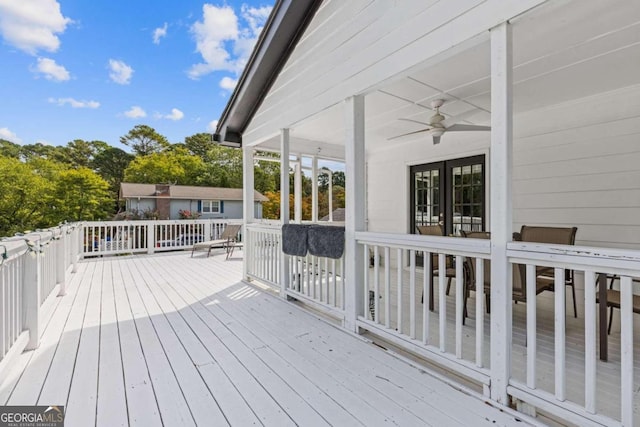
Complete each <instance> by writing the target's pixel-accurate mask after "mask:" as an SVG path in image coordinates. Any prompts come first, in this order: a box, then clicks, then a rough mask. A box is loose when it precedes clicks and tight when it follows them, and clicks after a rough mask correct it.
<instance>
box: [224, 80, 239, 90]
mask: <svg viewBox="0 0 640 427" xmlns="http://www.w3.org/2000/svg"><path fill="white" fill-rule="evenodd" d="M237 84H238V80H237V79H232V78H231V77H223V78H222V80H220V87H221V88H222V89H225V90H228V91H232V90H233V89H235V87H236V85H237Z"/></svg>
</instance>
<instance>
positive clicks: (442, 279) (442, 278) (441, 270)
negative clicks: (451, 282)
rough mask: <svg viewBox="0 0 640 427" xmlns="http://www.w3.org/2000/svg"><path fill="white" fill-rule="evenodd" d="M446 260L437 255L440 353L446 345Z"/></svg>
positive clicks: (443, 255)
mask: <svg viewBox="0 0 640 427" xmlns="http://www.w3.org/2000/svg"><path fill="white" fill-rule="evenodd" d="M446 271H447V259H446V255H445V254H438V300H439V302H440V323H439V325H438V326H439V327H440V351H442V352H444V351H446V344H447V338H446V334H447V296H446V287H445V283H446V278H447V274H446Z"/></svg>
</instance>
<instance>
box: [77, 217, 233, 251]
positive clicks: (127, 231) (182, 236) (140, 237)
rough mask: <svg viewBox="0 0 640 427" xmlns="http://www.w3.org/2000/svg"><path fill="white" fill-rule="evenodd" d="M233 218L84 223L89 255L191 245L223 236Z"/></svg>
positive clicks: (84, 241) (84, 246)
mask: <svg viewBox="0 0 640 427" xmlns="http://www.w3.org/2000/svg"><path fill="white" fill-rule="evenodd" d="M231 222H233V221H231V220H220V219H197V220H163V221H102V222H85V223H83V232H82V235H83V239H82V241H83V245H82V248H83V255H84V256H86V257H91V256H102V255H118V254H133V253H149V254H152V253H154V252H161V251H170V250H176V249H188V248H191V247H192V246H193V243H197V242H200V241H206V240H214V239H217V238H219V237H220V235H221V234H222V232H223V231H224V228H225V227H226V225H227V224H229V223H231Z"/></svg>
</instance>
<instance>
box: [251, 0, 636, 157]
mask: <svg viewBox="0 0 640 427" xmlns="http://www.w3.org/2000/svg"><path fill="white" fill-rule="evenodd" d="M513 47H514V86H515V87H514V113H515V114H521V113H524V112H528V111H533V110H538V109H541V108H545V107H549V106H552V105H556V104H561V103H564V102H568V101H571V100H574V99H579V98H584V97H589V96H594V95H597V94H600V93H604V92H608V91H612V90H616V89H620V88H624V87H628V86H632V85H637V84H640V60H639V58H640V8H639V7H638V4H637V0H623V1H618V2H616V3H615V7H612V4H611V3H607V2H599V1H583V0H567V1H557V2H549V3H547V4H545V5H543V6H542V7H539V8H537V9H534V10H533V11H531V12H529V13H527V14H525V15H523V16H521V17H519V18H518V19H516V20H514V21H513ZM425 64H426V62H425ZM429 64H431V65H428V66H427V65H425V66H424V67H423V68H422V69H419V70H417V71H414V70H410V71H408V72H407V75H405V76H402V77H399V78H398V79H397V80H395V81H392V82H386V83H381V85H380V86H379V87H377V88H374V89H373V90H372V91H371V92H369V93H368V94H367V96H366V123H367V124H366V132H367V133H366V140H367V150H376V149H386V148H392V147H395V146H397V145H398V144H399V143H400V144H401V143H403V142H405V141H415V140H417V139H421V138H422V139H424V138H425V135H426V134H425V133H419V134H417V135H415V136H412V137H404V138H400V139H396V140H393V141H389V140H388V138H391V137H394V136H397V135H401V134H405V133H408V132H413V131H416V130H419V129H421V128H424V126H422V125H420V124H416V123H412V122H408V121H404V120H400V119H413V120H418V121H422V122H425V121H427V120H428V118H429V117H430V116H431V115H432V114H433V113H432V110H431V107H430V102H431V101H432V100H434V99H438V98H442V99H445V100H446V103H445V105H444V106H443V107H442V109H441V112H442V113H443V114H444V115H445V116H446V117H451V116H456V115H458V114H461V113H464V112H467V111H470V110H474V111H476V113H475V114H472V115H471V116H469V117H467V119H466V120H465V121H464V122H462V123H467V124H481V125H488V124H489V123H490V118H491V117H490V113H491V111H490V107H491V99H490V89H491V88H490V46H489V35H488V34H486V35H484V36H483V37H481V38H480V39H479V40H477V44H476V45H475V46H473V47H472V48H470V49H467V50H465V51H462V52H460V53H457V54H455V55H453V56H452V55H451V54H449V55H448V57H447V58H443V59H442V60H441V61H433V59H431V60H430V61H429ZM594 102H596V103H597V99H595V100H594ZM516 119H517V117H516ZM516 125H518V123H517V122H516ZM527 127H528V126H527ZM517 130H518V129H517V127H516V132H517ZM344 132H345V130H344V115H343V110H342V108H341V105H340V104H337V105H334V106H333V107H331V108H329V109H327V110H325V111H323V112H321V113H319V114H316V115H314V116H313V117H311V118H309V119H308V120H306V121H304V122H303V123H300V124H298V125H296V126H294V127H293V128H292V137H293V138H294V140H293V141H292V145H291V150H292V152H295V151H296V150H297V151H300V152H304V153H315V150H313V149H311V148H312V147H314V146H316V144H317V146H323V147H327V148H328V149H329V150H330V151H331V152H332V154H331V155H332V156H333V157H335V151H340V149H339V147H340V146H341V145H343V138H344ZM295 138H299V139H300V141H304V143H300V144H296V141H295ZM481 138H482V139H487V140H488V138H489V133H486V132H468V133H467V132H465V133H450V134H447V135H446V139H447V140H452V139H457V140H459V141H466V140H478V139H481ZM320 141H321V142H320ZM325 144H331V145H325ZM264 146H267V147H272V148H277V147H278V139H277V138H274V139H273V140H272V141H268V142H267V143H265V144H264Z"/></svg>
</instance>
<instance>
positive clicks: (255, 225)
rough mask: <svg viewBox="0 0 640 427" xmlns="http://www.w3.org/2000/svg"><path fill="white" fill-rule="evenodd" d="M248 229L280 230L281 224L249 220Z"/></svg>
mask: <svg viewBox="0 0 640 427" xmlns="http://www.w3.org/2000/svg"><path fill="white" fill-rule="evenodd" d="M247 228H248V229H249V230H266V231H280V229H281V228H282V225H281V224H266V223H262V222H250V223H248V224H247Z"/></svg>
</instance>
